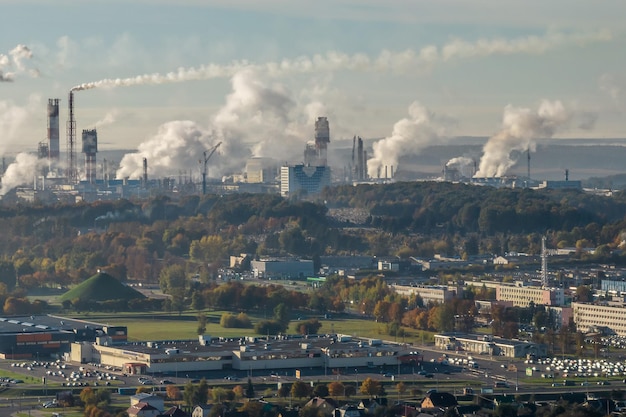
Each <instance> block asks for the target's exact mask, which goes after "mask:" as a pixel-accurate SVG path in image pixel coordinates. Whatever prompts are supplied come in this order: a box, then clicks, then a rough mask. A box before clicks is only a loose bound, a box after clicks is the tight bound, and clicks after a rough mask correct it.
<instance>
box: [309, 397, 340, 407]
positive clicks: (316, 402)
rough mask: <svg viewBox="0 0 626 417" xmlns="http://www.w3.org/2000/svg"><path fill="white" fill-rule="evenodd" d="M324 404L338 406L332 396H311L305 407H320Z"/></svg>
mask: <svg viewBox="0 0 626 417" xmlns="http://www.w3.org/2000/svg"><path fill="white" fill-rule="evenodd" d="M325 404H328V405H329V406H331V407H333V408H337V406H338V404H337V402H336V401H335V400H333V399H332V398H322V397H313V398H311V400H310V401H309V402H308V403H306V405H305V407H321V406H323V405H325Z"/></svg>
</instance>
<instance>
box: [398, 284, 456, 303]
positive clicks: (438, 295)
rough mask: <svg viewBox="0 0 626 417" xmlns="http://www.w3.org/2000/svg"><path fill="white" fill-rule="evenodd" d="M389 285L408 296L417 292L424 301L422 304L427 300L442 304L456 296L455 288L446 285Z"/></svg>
mask: <svg viewBox="0 0 626 417" xmlns="http://www.w3.org/2000/svg"><path fill="white" fill-rule="evenodd" d="M390 287H391V288H392V289H393V290H394V291H395V292H397V293H398V294H400V295H402V296H404V297H409V296H410V295H411V294H418V295H419V296H420V297H421V298H422V300H423V301H424V305H426V304H428V303H429V302H433V303H437V304H443V303H445V302H446V301H450V300H451V299H453V298H454V297H456V293H457V292H456V290H451V289H450V288H448V287H432V286H426V287H419V286H418V287H412V286H408V285H390Z"/></svg>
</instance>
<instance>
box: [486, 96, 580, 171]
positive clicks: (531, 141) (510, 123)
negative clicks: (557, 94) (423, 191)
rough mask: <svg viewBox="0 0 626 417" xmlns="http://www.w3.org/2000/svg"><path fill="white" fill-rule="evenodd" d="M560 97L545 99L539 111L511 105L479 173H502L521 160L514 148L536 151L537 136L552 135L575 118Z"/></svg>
mask: <svg viewBox="0 0 626 417" xmlns="http://www.w3.org/2000/svg"><path fill="white" fill-rule="evenodd" d="M572 117H573V115H572V113H571V112H568V111H566V110H565V107H564V106H563V104H562V103H561V102H560V101H547V100H544V101H542V102H541V104H540V105H539V109H538V110H537V111H533V110H531V109H528V108H519V107H513V106H511V105H508V106H506V107H505V108H504V116H503V120H502V130H501V131H500V132H498V133H497V134H496V135H494V136H492V137H491V138H489V140H488V141H487V143H486V144H485V146H484V147H483V156H482V157H481V159H480V166H479V168H478V172H477V173H476V175H475V177H501V176H503V175H505V174H506V173H507V171H508V170H509V169H510V168H511V167H512V166H513V165H514V164H515V163H516V162H517V160H516V159H514V158H513V156H512V153H513V152H514V151H527V150H528V151H530V152H535V149H536V140H537V139H539V138H550V137H552V136H553V135H554V134H555V132H556V131H557V130H558V129H560V128H563V127H565V126H566V125H567V123H568V122H569V121H570V120H571V119H572Z"/></svg>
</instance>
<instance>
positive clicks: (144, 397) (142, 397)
mask: <svg viewBox="0 0 626 417" xmlns="http://www.w3.org/2000/svg"><path fill="white" fill-rule="evenodd" d="M163 401H164V400H163V397H159V396H158V395H152V394H148V393H145V392H141V393H139V394H135V395H131V397H130V406H131V407H132V406H134V405H136V404H138V403H140V402H141V403H146V404H150V405H151V406H152V407H154V408H155V409H156V410H158V411H159V412H161V411H163V410H165V405H164V404H163Z"/></svg>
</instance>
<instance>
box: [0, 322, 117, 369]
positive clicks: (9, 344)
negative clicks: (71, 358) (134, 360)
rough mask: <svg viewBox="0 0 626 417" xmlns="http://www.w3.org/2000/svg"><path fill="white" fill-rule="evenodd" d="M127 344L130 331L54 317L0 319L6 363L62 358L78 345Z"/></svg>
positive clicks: (1, 351)
mask: <svg viewBox="0 0 626 417" xmlns="http://www.w3.org/2000/svg"><path fill="white" fill-rule="evenodd" d="M97 339H103V340H107V341H108V343H120V342H125V341H126V340H127V330H126V327H121V326H107V325H102V324H99V323H93V322H88V321H84V320H72V319H68V318H65V317H58V316H52V315H41V316H10V317H0V357H1V358H2V359H31V358H41V359H43V358H59V357H61V356H62V355H63V354H65V353H69V352H70V345H71V344H72V343H74V342H83V341H85V342H95V341H96V340H97Z"/></svg>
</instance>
